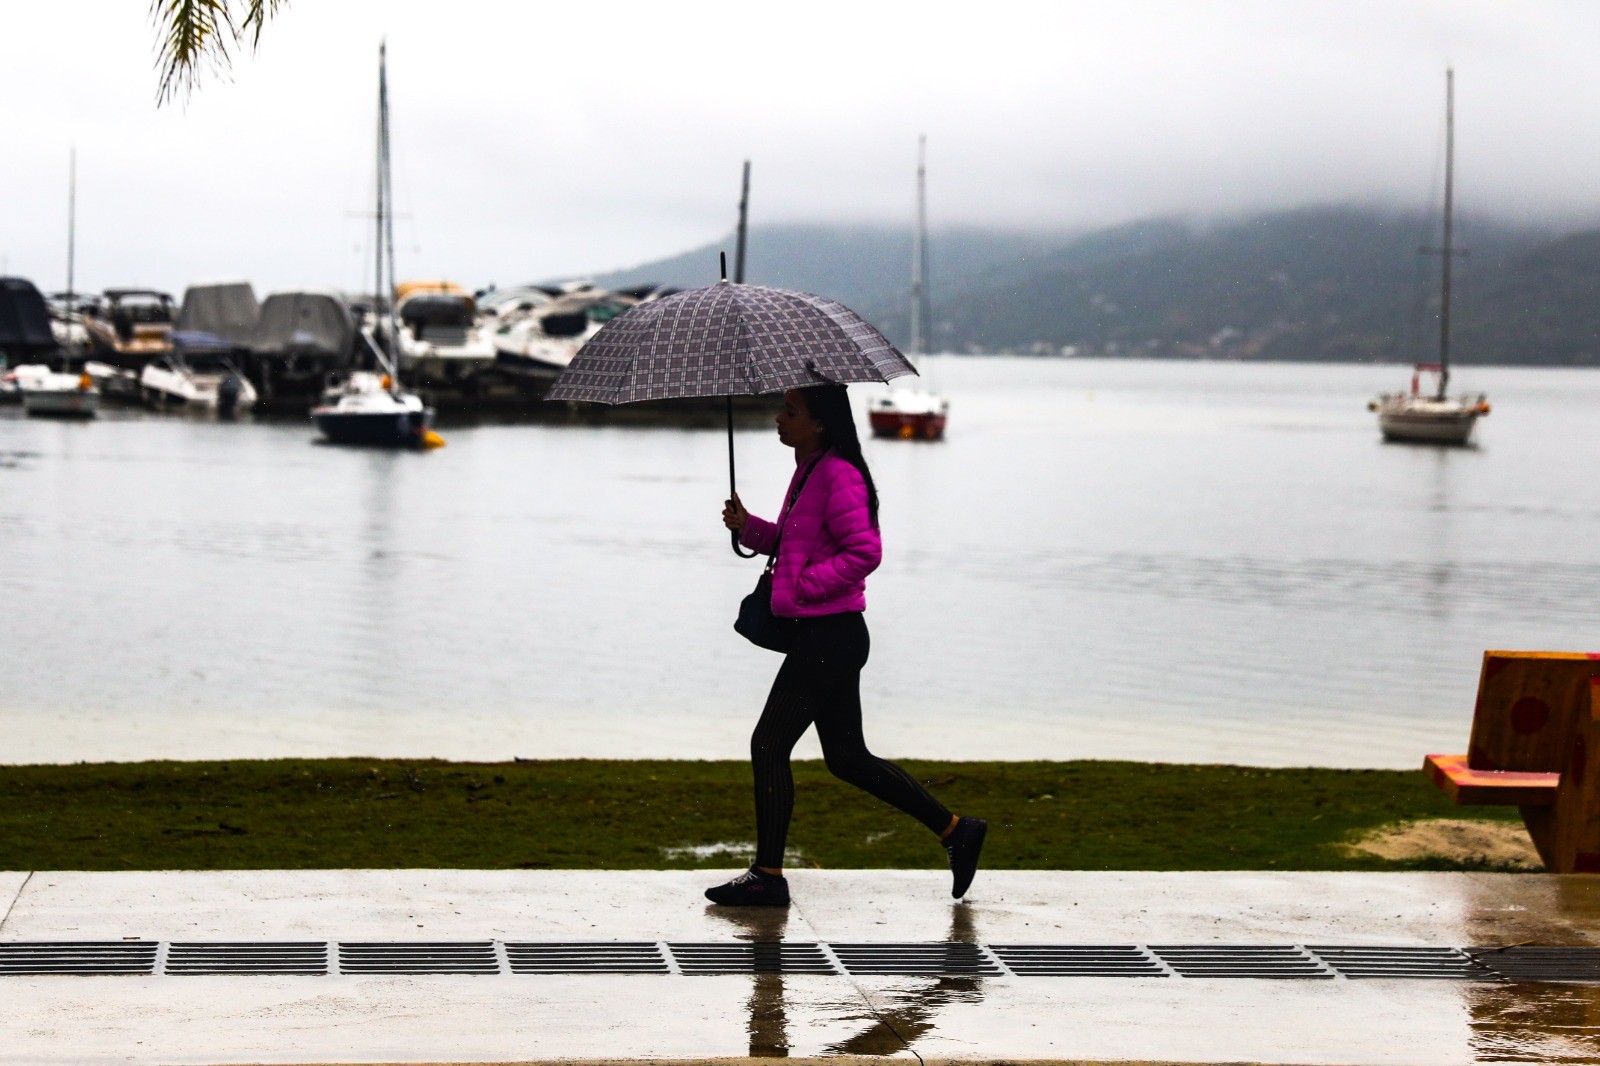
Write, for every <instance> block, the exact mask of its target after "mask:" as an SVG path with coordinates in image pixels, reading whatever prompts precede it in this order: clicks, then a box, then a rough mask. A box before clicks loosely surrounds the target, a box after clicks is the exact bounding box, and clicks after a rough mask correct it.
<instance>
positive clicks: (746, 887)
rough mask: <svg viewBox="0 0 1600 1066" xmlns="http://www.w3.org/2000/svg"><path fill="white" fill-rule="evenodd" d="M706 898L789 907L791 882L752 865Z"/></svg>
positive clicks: (741, 904) (734, 903)
mask: <svg viewBox="0 0 1600 1066" xmlns="http://www.w3.org/2000/svg"><path fill="white" fill-rule="evenodd" d="M969 880H970V878H969ZM706 899H709V900H710V901H711V902H712V903H720V904H722V905H723V906H724V907H787V906H788V905H789V882H788V880H787V879H786V878H785V877H784V876H783V875H782V874H769V873H763V872H762V871H760V870H758V869H756V868H755V867H754V866H752V867H750V869H748V870H746V871H745V872H744V873H742V874H740V875H739V876H738V877H735V878H734V879H733V880H732V881H729V882H728V883H727V884H725V885H718V886H717V887H715V888H708V889H706Z"/></svg>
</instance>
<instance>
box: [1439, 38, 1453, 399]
mask: <svg viewBox="0 0 1600 1066" xmlns="http://www.w3.org/2000/svg"><path fill="white" fill-rule="evenodd" d="M1444 84H1445V90H1444V254H1443V259H1444V270H1443V271H1442V273H1441V275H1440V276H1441V279H1442V280H1441V281H1440V288H1439V396H1438V398H1439V399H1441V400H1443V399H1444V398H1445V392H1446V391H1447V390H1448V389H1449V387H1450V267H1451V260H1452V259H1453V258H1454V257H1455V246H1454V244H1453V242H1452V238H1453V236H1454V234H1453V232H1452V229H1451V225H1452V222H1453V221H1454V208H1455V159H1456V72H1455V70H1454V69H1450V68H1447V69H1446V70H1445V72H1444Z"/></svg>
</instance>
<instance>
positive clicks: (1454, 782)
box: [1422, 755, 1561, 807]
mask: <svg viewBox="0 0 1600 1066" xmlns="http://www.w3.org/2000/svg"><path fill="white" fill-rule="evenodd" d="M1422 768H1423V769H1424V770H1426V771H1427V772H1428V776H1429V777H1431V778H1433V783H1434V784H1435V785H1438V786H1439V788H1440V789H1442V790H1443V791H1444V792H1445V794H1446V795H1448V796H1449V797H1450V798H1451V799H1452V800H1454V801H1455V802H1456V803H1460V804H1485V805H1490V804H1493V805H1501V806H1509V807H1549V806H1551V805H1552V804H1554V803H1555V801H1556V790H1557V789H1558V788H1559V787H1560V786H1561V775H1560V774H1544V773H1526V772H1520V771H1514V770H1474V769H1472V767H1470V766H1468V765H1467V757H1466V756H1465V755H1429V756H1428V757H1427V758H1425V759H1423V760H1422Z"/></svg>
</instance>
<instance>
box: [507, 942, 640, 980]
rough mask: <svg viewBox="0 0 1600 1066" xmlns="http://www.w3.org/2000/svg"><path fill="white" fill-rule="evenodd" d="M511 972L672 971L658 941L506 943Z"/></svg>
mask: <svg viewBox="0 0 1600 1066" xmlns="http://www.w3.org/2000/svg"><path fill="white" fill-rule="evenodd" d="M506 959H507V960H508V961H509V962H510V963H511V972H512V973H671V972H672V971H671V969H670V968H669V967H668V966H667V960H666V958H665V957H664V956H663V955H662V954H661V948H660V946H659V945H657V944H652V943H648V942H644V941H640V942H636V943H600V944H527V943H507V944H506Z"/></svg>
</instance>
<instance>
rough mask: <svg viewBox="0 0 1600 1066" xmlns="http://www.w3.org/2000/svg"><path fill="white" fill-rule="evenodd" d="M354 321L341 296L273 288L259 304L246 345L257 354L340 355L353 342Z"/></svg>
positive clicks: (349, 347) (346, 350)
mask: <svg viewBox="0 0 1600 1066" xmlns="http://www.w3.org/2000/svg"><path fill="white" fill-rule="evenodd" d="M355 335H356V321H355V316H354V315H353V314H351V312H350V305H349V304H347V303H345V301H344V299H343V298H342V297H339V296H336V295H334V294H333V293H327V292H275V293H273V294H272V295H271V296H268V297H267V298H266V301H265V302H263V303H262V305H261V317H260V319H258V320H257V322H256V329H255V334H254V335H253V337H252V339H251V344H250V346H251V347H252V348H254V349H255V351H256V352H257V353H258V354H261V355H278V354H286V353H289V352H322V353H326V354H328V355H335V356H342V355H345V354H347V353H348V352H350V351H351V348H352V346H353V344H354V342H355Z"/></svg>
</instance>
